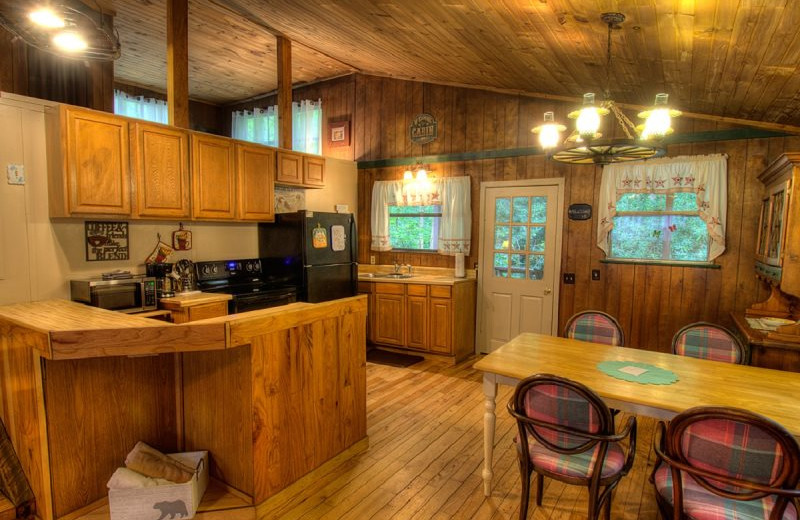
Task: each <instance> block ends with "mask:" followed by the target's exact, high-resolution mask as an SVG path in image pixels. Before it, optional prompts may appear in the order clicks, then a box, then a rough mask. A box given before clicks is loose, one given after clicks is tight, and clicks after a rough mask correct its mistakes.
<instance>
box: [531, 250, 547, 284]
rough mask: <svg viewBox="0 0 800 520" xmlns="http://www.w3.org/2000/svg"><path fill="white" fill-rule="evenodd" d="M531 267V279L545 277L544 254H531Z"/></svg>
mask: <svg viewBox="0 0 800 520" xmlns="http://www.w3.org/2000/svg"><path fill="white" fill-rule="evenodd" d="M528 261H529V262H530V268H529V269H528V278H529V279H530V280H542V279H544V256H543V255H531V256H529V257H528Z"/></svg>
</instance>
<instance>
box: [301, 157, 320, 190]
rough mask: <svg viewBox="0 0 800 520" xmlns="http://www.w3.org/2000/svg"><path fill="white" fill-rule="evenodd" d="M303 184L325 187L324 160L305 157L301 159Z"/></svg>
mask: <svg viewBox="0 0 800 520" xmlns="http://www.w3.org/2000/svg"><path fill="white" fill-rule="evenodd" d="M303 184H307V185H309V186H324V185H325V159H324V158H322V157H313V156H309V155H306V156H304V157H303Z"/></svg>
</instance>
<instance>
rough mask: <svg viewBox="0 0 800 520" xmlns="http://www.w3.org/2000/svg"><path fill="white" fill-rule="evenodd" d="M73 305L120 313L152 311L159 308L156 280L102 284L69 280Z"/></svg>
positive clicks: (97, 280)
mask: <svg viewBox="0 0 800 520" xmlns="http://www.w3.org/2000/svg"><path fill="white" fill-rule="evenodd" d="M69 289H70V297H71V298H72V300H73V301H76V302H81V303H85V304H87V305H91V306H93V307H100V308H101V309H108V310H112V311H120V312H128V313H130V312H142V311H152V310H155V309H156V308H157V304H158V302H157V299H156V279H155V278H154V277H152V276H144V275H138V276H132V277H130V278H117V279H113V280H103V279H100V278H89V279H84V280H70V282H69Z"/></svg>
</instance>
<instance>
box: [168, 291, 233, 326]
mask: <svg viewBox="0 0 800 520" xmlns="http://www.w3.org/2000/svg"><path fill="white" fill-rule="evenodd" d="M230 299H231V296H230V295H229V294H208V293H195V294H188V295H178V296H175V297H172V298H162V299H161V300H159V302H158V306H159V308H161V309H167V310H169V311H170V312H171V313H172V322H173V323H188V322H190V321H197V320H205V319H208V318H216V317H218V316H225V315H227V314H228V300H230Z"/></svg>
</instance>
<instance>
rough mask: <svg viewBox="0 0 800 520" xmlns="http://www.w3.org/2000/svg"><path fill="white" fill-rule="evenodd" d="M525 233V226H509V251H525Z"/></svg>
mask: <svg viewBox="0 0 800 520" xmlns="http://www.w3.org/2000/svg"><path fill="white" fill-rule="evenodd" d="M526 231H527V228H526V227H525V226H511V249H512V251H525V250H526V249H527V247H526V246H527V244H526V238H527V237H526V236H525V235H526V234H527V233H526Z"/></svg>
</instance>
